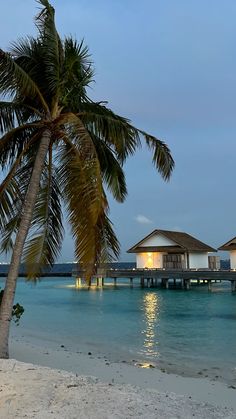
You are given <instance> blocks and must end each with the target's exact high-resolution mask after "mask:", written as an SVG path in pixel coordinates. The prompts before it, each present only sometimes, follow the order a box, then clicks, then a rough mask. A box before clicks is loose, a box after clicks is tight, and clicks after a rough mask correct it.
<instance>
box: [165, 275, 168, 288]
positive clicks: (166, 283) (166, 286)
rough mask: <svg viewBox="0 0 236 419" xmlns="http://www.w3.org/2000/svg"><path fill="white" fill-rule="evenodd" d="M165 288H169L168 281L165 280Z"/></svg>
mask: <svg viewBox="0 0 236 419" xmlns="http://www.w3.org/2000/svg"><path fill="white" fill-rule="evenodd" d="M165 288H166V289H167V290H168V288H169V279H168V278H167V279H166V280H165Z"/></svg>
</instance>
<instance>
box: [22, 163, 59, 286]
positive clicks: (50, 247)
mask: <svg viewBox="0 0 236 419" xmlns="http://www.w3.org/2000/svg"><path fill="white" fill-rule="evenodd" d="M62 218H63V217H62V209H61V192H60V189H59V185H58V181H57V175H56V173H55V169H54V168H53V166H52V161H51V159H50V160H49V162H48V166H47V169H46V170H45V171H44V176H43V179H42V182H41V185H40V190H39V194H38V198H37V202H36V205H35V209H34V214H33V219H32V223H31V230H30V237H29V239H28V240H27V242H26V244H25V249H24V254H23V262H24V263H25V265H26V268H27V276H28V279H37V278H38V277H39V276H40V274H41V272H42V269H43V268H44V267H45V266H48V265H50V266H52V265H53V263H54V262H55V259H56V258H57V256H58V254H59V252H60V249H61V245H62V240H63V235H64V229H63V223H62Z"/></svg>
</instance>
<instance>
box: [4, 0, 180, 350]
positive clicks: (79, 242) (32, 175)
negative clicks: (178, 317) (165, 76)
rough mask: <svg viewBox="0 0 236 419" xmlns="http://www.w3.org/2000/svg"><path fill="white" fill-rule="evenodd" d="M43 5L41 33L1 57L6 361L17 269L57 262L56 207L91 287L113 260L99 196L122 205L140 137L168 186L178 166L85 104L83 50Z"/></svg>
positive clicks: (118, 120) (158, 147)
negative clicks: (127, 169)
mask: <svg viewBox="0 0 236 419" xmlns="http://www.w3.org/2000/svg"><path fill="white" fill-rule="evenodd" d="M39 3H40V4H41V6H42V8H41V10H40V13H39V14H38V15H37V16H36V19H35V21H36V26H37V28H38V36H37V37H36V38H32V37H28V38H26V39H21V40H19V41H18V42H17V43H15V44H13V45H12V47H11V50H10V52H4V51H2V50H0V94H1V95H2V97H4V98H6V100H4V101H3V100H2V101H1V102H0V135H1V138H0V165H1V168H2V171H3V173H4V180H3V182H2V183H1V185H0V234H1V237H2V247H1V250H2V251H3V250H4V251H11V252H12V257H11V264H10V267H9V272H8V277H7V280H6V284H5V289H4V294H3V299H2V303H1V306H0V358H7V357H8V338H9V327H10V320H11V313H12V306H13V302H14V295H15V289H16V281H17V277H18V271H19V266H20V263H21V262H24V263H25V264H26V266H27V273H28V277H29V278H33V279H36V278H37V277H38V276H39V275H40V272H41V269H42V267H43V266H45V265H46V264H50V265H52V264H53V262H54V261H55V259H56V257H57V255H58V253H59V251H60V248H61V243H62V240H63V221H62V205H65V208H66V211H67V215H68V219H69V222H70V225H71V229H72V234H73V237H74V240H75V256H76V258H77V260H78V261H79V262H80V263H82V264H83V267H84V268H85V271H86V277H87V279H88V280H89V278H90V277H91V275H92V273H93V270H94V266H95V264H96V263H99V262H101V261H103V260H109V258H111V257H112V256H115V257H117V256H118V254H119V243H118V240H117V238H116V236H115V233H114V231H113V227H112V223H111V222H110V220H109V218H108V212H109V206H108V201H107V197H106V192H105V189H108V190H109V191H110V192H111V194H112V195H113V197H114V198H115V199H116V200H117V201H119V202H123V201H124V199H125V197H126V194H127V189H126V183H125V176H124V173H123V170H122V165H123V163H124V161H125V160H126V158H127V157H128V156H129V155H131V154H133V153H134V152H135V150H136V149H137V148H138V147H140V146H141V138H143V139H144V141H145V142H146V144H147V146H148V147H149V149H150V150H151V151H152V152H153V163H154V165H155V167H156V168H157V170H158V171H159V172H160V174H161V176H162V177H163V178H164V179H165V180H168V179H169V177H170V175H171V172H172V169H173V166H174V162H173V159H172V157H171V154H170V151H169V149H168V147H167V145H166V144H165V143H163V142H162V141H160V140H158V139H156V138H155V137H153V136H151V135H148V134H147V133H145V132H143V131H141V130H139V129H137V128H135V127H133V126H132V125H131V123H130V121H129V120H127V119H126V118H123V117H121V116H119V115H116V114H115V113H114V112H112V111H111V110H110V109H109V108H108V107H107V106H106V103H105V102H99V103H97V102H94V101H92V100H91V99H90V98H89V97H88V95H87V88H88V86H89V85H90V84H91V82H92V81H93V68H92V64H91V61H90V56H89V53H88V49H87V48H86V46H84V44H83V42H81V43H78V42H77V41H76V40H73V39H72V38H71V37H67V38H65V39H64V40H62V39H61V38H60V37H59V35H58V33H57V30H56V26H55V19H54V9H53V7H52V6H51V5H50V3H49V2H48V0H39Z"/></svg>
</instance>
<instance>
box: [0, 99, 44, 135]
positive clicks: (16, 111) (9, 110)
mask: <svg viewBox="0 0 236 419" xmlns="http://www.w3.org/2000/svg"><path fill="white" fill-rule="evenodd" d="M26 111H27V112H29V113H30V116H31V120H30V121H27V120H26V118H25V117H24V113H25V112H26ZM39 117H42V115H41V114H40V112H38V110H37V109H35V108H33V107H31V106H27V105H23V104H22V103H19V102H18V103H17V102H15V101H12V102H0V134H3V133H5V132H8V131H11V130H12V129H14V128H16V126H17V125H22V124H24V123H26V122H28V123H30V122H33V120H34V122H37V119H38V118H39ZM27 119H28V118H27Z"/></svg>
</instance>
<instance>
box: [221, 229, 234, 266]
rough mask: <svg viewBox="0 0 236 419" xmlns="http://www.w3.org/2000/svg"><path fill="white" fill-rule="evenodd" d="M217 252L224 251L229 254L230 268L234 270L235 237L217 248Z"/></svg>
mask: <svg viewBox="0 0 236 419" xmlns="http://www.w3.org/2000/svg"><path fill="white" fill-rule="evenodd" d="M218 250H226V251H227V252H229V257H230V268H231V269H236V237H233V238H232V239H231V240H229V241H228V242H226V243H225V244H223V245H222V246H220V247H219V249H218Z"/></svg>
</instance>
